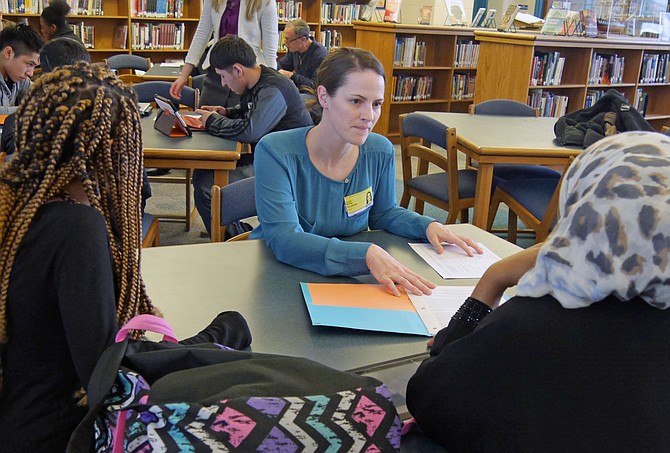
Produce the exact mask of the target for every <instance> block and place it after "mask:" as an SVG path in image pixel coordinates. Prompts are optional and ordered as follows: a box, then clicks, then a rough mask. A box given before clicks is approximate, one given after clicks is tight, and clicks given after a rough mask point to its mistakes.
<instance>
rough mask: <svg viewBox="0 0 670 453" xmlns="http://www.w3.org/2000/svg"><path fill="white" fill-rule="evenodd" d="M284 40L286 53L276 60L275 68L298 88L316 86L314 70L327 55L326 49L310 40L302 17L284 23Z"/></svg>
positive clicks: (307, 26) (316, 69) (312, 87)
mask: <svg viewBox="0 0 670 453" xmlns="http://www.w3.org/2000/svg"><path fill="white" fill-rule="evenodd" d="M284 40H285V42H286V47H287V48H288V53H287V54H286V55H284V58H282V59H281V60H279V61H278V62H277V69H278V70H279V72H280V73H281V74H282V75H285V76H286V77H288V78H289V79H291V80H292V81H293V83H295V85H296V86H297V87H298V88H301V87H306V88H311V89H314V88H316V71H318V69H319V66H321V62H322V61H323V59H324V58H326V56H327V55H328V49H326V48H325V47H323V46H322V45H321V43H318V42H316V41H314V40H312V38H311V37H310V35H309V25H307V22H305V21H304V20H302V19H294V20H292V21H290V22H289V23H288V24H286V27H285V28H284Z"/></svg>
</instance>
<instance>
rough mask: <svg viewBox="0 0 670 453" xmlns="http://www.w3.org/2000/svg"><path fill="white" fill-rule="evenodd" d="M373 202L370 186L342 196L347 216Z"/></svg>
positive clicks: (359, 211) (367, 206)
mask: <svg viewBox="0 0 670 453" xmlns="http://www.w3.org/2000/svg"><path fill="white" fill-rule="evenodd" d="M373 203H374V201H373V199H372V186H370V187H368V188H367V189H365V190H363V191H361V192H358V193H355V194H352V195H348V196H346V197H344V208H345V209H346V210H347V217H353V216H355V215H356V214H359V213H361V212H363V211H365V210H366V209H368V208H369V207H370V206H372V204H373Z"/></svg>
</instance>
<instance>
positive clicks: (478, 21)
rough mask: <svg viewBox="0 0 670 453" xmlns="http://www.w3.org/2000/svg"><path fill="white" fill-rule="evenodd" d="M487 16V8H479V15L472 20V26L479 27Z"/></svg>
mask: <svg viewBox="0 0 670 453" xmlns="http://www.w3.org/2000/svg"><path fill="white" fill-rule="evenodd" d="M485 15H486V8H479V9H478V10H477V14H475V17H474V18H473V19H472V22H470V26H471V27H479V26H480V25H481V22H482V19H484V17H485Z"/></svg>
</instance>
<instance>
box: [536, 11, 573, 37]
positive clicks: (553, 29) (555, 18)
mask: <svg viewBox="0 0 670 453" xmlns="http://www.w3.org/2000/svg"><path fill="white" fill-rule="evenodd" d="M567 17H568V10H567V9H555V8H551V9H550V10H549V12H547V17H545V18H544V25H542V29H541V30H540V33H542V34H543V35H561V34H565V33H564V26H565V19H567Z"/></svg>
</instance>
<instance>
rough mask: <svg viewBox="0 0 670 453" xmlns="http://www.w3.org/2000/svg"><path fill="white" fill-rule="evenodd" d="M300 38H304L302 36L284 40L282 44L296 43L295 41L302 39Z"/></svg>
mask: <svg viewBox="0 0 670 453" xmlns="http://www.w3.org/2000/svg"><path fill="white" fill-rule="evenodd" d="M302 38H304V36H296V37H295V38H293V39H285V40H284V43H285V44H291V43H292V42H293V41H297V40H299V39H302Z"/></svg>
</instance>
